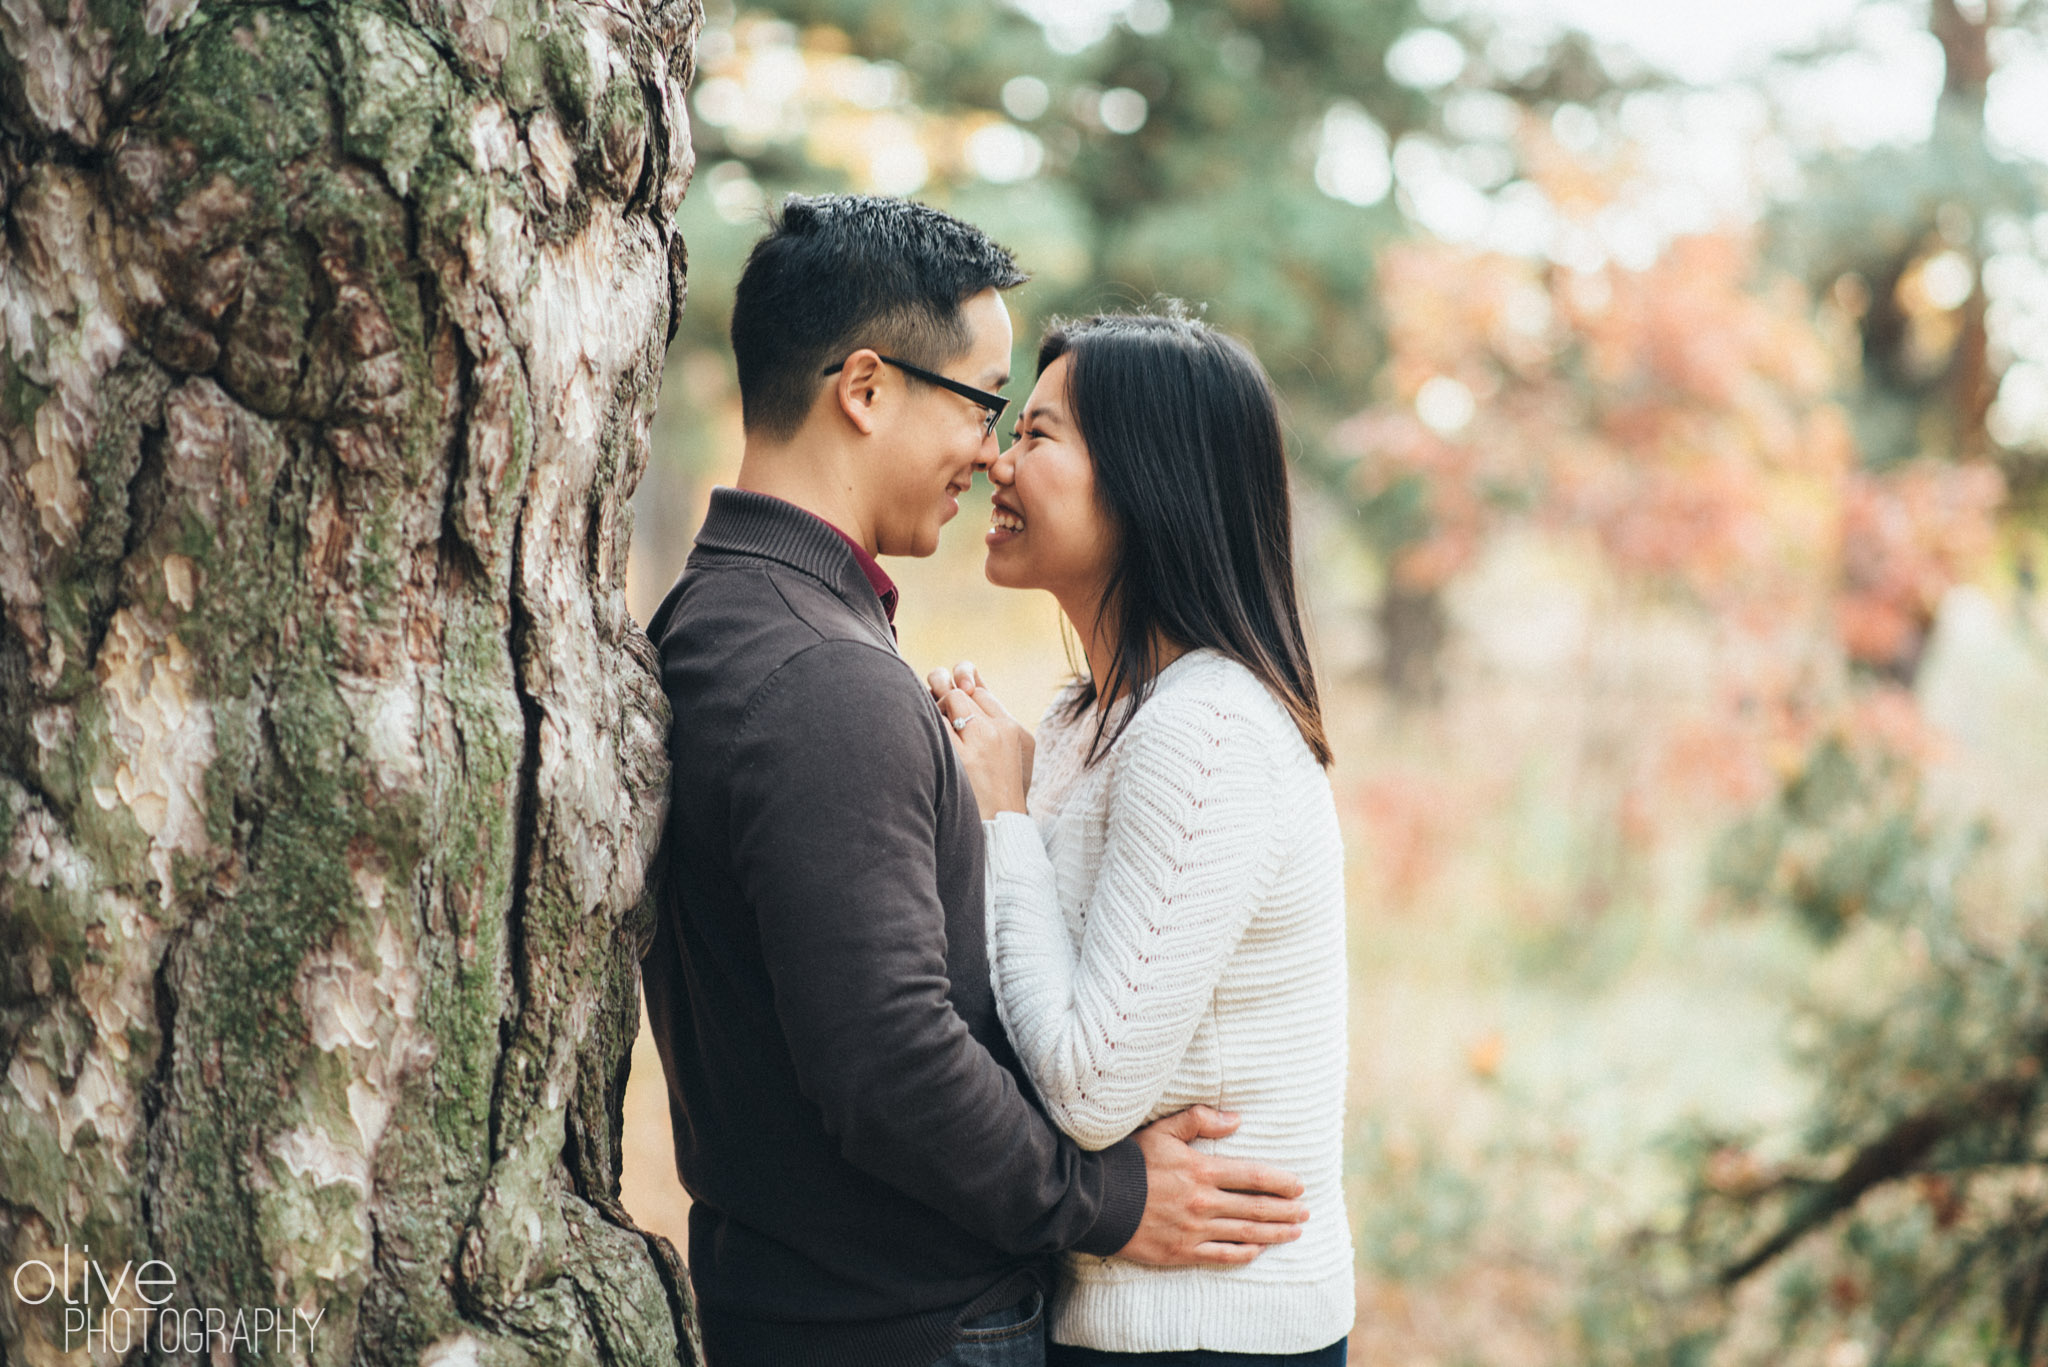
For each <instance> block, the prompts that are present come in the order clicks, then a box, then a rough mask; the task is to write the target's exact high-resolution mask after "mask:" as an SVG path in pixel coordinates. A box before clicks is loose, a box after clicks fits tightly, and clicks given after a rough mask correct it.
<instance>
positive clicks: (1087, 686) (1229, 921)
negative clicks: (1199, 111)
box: [931, 315, 1353, 1367]
mask: <svg viewBox="0 0 2048 1367" xmlns="http://www.w3.org/2000/svg"><path fill="white" fill-rule="evenodd" d="M1038 365H1039V376H1038V383H1037V387H1036V388H1035V389H1034V390H1033V391H1032V394H1031V398H1030V400H1029V401H1028V403H1027V405H1026V407H1025V409H1024V412H1023V414H1022V415H1021V417H1020V418H1019V420H1018V425H1017V434H1016V440H1015V442H1014V444H1013V445H1012V446H1011V447H1010V448H1009V449H1008V450H1007V451H1005V452H1003V453H1002V454H1001V455H1000V456H998V457H997V458H996V460H995V461H994V463H993V464H992V466H991V467H990V469H989V472H988V473H989V478H990V480H991V482H992V483H993V484H994V486H995V493H994V501H995V511H994V516H993V525H992V526H991V528H990V530H989V532H988V536H987V543H988V564H987V573H988V577H989V579H990V580H991V581H993V582H994V583H997V584H1001V585H1003V586H1005V587H1008V588H1020V589H1022V588H1035V589H1045V590H1047V591H1049V592H1051V593H1052V594H1053V595H1054V597H1055V598H1057V599H1058V601H1059V604H1060V607H1061V609H1062V611H1063V612H1064V613H1065V615H1066V617H1067V619H1068V620H1069V621H1071V622H1072V623H1073V625H1074V627H1075V629H1076V630H1077V632H1078V633H1079V635H1080V637H1081V641H1082V646H1083V649H1084V650H1085V652H1086V655H1087V663H1088V673H1087V676H1086V677H1084V678H1078V679H1076V680H1075V682H1074V683H1073V684H1071V685H1069V687H1068V688H1067V689H1066V690H1065V691H1064V692H1063V693H1062V694H1061V695H1060V696H1059V697H1058V698H1057V699H1056V700H1055V701H1054V703H1053V705H1052V707H1051V708H1050V710H1048V712H1047V713H1046V716H1045V718H1044V720H1043V721H1041V723H1040V725H1039V731H1038V735H1037V737H1036V741H1035V753H1034V741H1033V737H1032V736H1031V733H1030V732H1028V731H1026V730H1025V729H1024V728H1023V727H1022V726H1020V725H1018V724H1017V723H1016V722H1015V721H1014V720H1012V719H1011V718H1010V717H1009V715H1008V714H1007V713H1006V712H1004V711H1003V709H1002V707H1001V704H1000V703H999V702H997V701H996V699H995V697H994V696H993V694H991V693H990V692H989V691H988V690H987V689H986V688H985V687H983V686H982V683H981V680H980V679H979V677H978V676H977V675H976V674H975V672H974V669H973V666H971V665H962V666H960V667H959V668H958V669H956V670H955V672H954V673H953V674H952V675H948V674H946V673H945V672H944V671H936V672H934V674H933V675H932V678H931V686H932V690H933V693H934V695H935V696H936V697H937V698H938V700H939V704H940V707H941V709H942V710H943V711H944V712H945V713H946V715H947V717H948V718H949V720H950V721H951V723H952V726H953V734H954V736H955V739H956V740H957V741H958V743H959V746H960V749H961V754H962V758H963V761H964V763H965V767H966V769H967V772H968V774H969V777H970V778H971V780H972V782H973V784H974V789H975V795H976V797H977V799H978V801H979V803H980V805H981V811H982V815H983V817H984V819H985V823H986V828H987V833H988V842H989V843H988V858H989V957H990V963H991V969H992V973H993V977H994V984H995V989H996V995H997V1001H998V1006H999V1008H1000V1010H1001V1013H1002V1018H1003V1021H1004V1024H1005V1026H1006V1027H1007V1029H1008V1030H1009V1033H1010V1038H1011V1040H1012V1041H1013V1042H1014V1043H1015V1044H1016V1046H1017V1051H1018V1054H1019V1055H1020V1057H1021V1058H1022V1059H1023V1060H1024V1063H1025V1066H1026V1067H1027V1068H1028V1070H1029V1071H1030V1074H1031V1080H1032V1082H1033V1084H1034V1085H1035V1086H1036V1088H1037V1090H1038V1093H1039V1095H1040V1097H1041V1098H1042V1099H1043V1100H1044V1102H1045V1104H1046V1107H1047V1109H1048V1111H1049V1112H1050V1114H1051V1115H1052V1117H1053V1119H1054V1120H1055V1121H1056V1122H1057V1123H1058V1124H1059V1125H1060V1127H1061V1128H1062V1129H1064V1130H1065V1131H1066V1132H1067V1133H1068V1134H1070V1135H1072V1136H1073V1137H1074V1138H1075V1139H1076V1140H1077V1141H1078V1142H1080V1143H1081V1144H1082V1145H1084V1146H1086V1147H1088V1148H1091V1149H1093V1148H1102V1147H1104V1146H1106V1145H1108V1144H1111V1143H1113V1142H1115V1141H1116V1140H1118V1139H1120V1138H1122V1137H1123V1136H1124V1135H1126V1134H1128V1133H1130V1132H1131V1131H1132V1130H1134V1129H1136V1128H1137V1127H1139V1126H1141V1125H1144V1124H1146V1123H1148V1122H1149V1121H1151V1120H1154V1119H1156V1118H1158V1117H1160V1116H1163V1115H1167V1114H1170V1113H1171V1112H1174V1111H1178V1110H1181V1109H1183V1108H1185V1107H1187V1106H1191V1105H1194V1104H1196V1103H1198V1102H1199V1103H1204V1104H1207V1105H1210V1106H1214V1107H1218V1108H1220V1109H1223V1110H1227V1111H1234V1112H1238V1113H1240V1114H1241V1115H1242V1116H1243V1124H1242V1127H1241V1128H1240V1129H1239V1130H1238V1131H1237V1133H1235V1134H1234V1135H1232V1136H1231V1137H1230V1138H1229V1139H1227V1140H1220V1141H1215V1147H1216V1151H1217V1152H1222V1153H1229V1154H1232V1155H1239V1156H1246V1157H1256V1158H1259V1159H1261V1160H1264V1161H1267V1162H1271V1163H1274V1164H1277V1165H1279V1166H1281V1167H1284V1168H1287V1169H1289V1170H1291V1171H1293V1172H1295V1173H1296V1174H1298V1175H1299V1176H1300V1177H1301V1179H1302V1180H1303V1182H1304V1183H1305V1184H1306V1187H1307V1191H1306V1193H1305V1195H1304V1197H1303V1199H1304V1200H1305V1201H1306V1202H1307V1204H1308V1206H1309V1209H1310V1218H1309V1221H1308V1224H1307V1225H1306V1226H1305V1228H1304V1232H1303V1236H1302V1237H1301V1238H1300V1239H1299V1240H1298V1241H1296V1242H1293V1243H1289V1244H1282V1245H1277V1246H1273V1247H1268V1248H1266V1249H1265V1250H1264V1251H1263V1252H1259V1251H1257V1250H1254V1249H1250V1248H1247V1249H1245V1250H1244V1261H1243V1262H1242V1263H1240V1264H1237V1265H1230V1266H1214V1267H1200V1268H1156V1267H1147V1266H1141V1265H1139V1264H1137V1263H1132V1262H1127V1261H1124V1260H1122V1259H1118V1258H1099V1257H1092V1256H1086V1255H1078V1254H1070V1255H1068V1257H1067V1260H1066V1275H1065V1276H1064V1277H1063V1278H1062V1281H1061V1286H1060V1290H1059V1294H1058V1296H1057V1297H1056V1300H1055V1303H1054V1307H1053V1319H1052V1328H1051V1338H1052V1346H1051V1348H1050V1350H1049V1355H1048V1362H1049V1364H1051V1365H1052V1367H1111V1364H1119V1365H1123V1364H1129V1365H1132V1367H1135V1365H1136V1364H1143V1363H1162V1364H1163V1363H1200V1364H1202V1367H1211V1365H1212V1364H1215V1365H1217V1367H1220V1365H1221V1364H1225V1363H1230V1364H1235V1363H1239V1362H1243V1363H1246V1364H1251V1363H1259V1364H1270V1363H1301V1364H1314V1365H1315V1367H1328V1365H1331V1364H1341V1363H1342V1362H1343V1361H1344V1352H1345V1343H1344V1340H1345V1335H1346V1334H1347V1333H1348V1331H1349V1329H1350V1327H1351V1321H1352V1316H1353V1280H1352V1276H1353V1274H1352V1262H1351V1243H1350V1235H1349V1224H1350V1222H1349V1221H1348V1220H1347V1219H1346V1218H1345V1213H1344V1204H1343V1192H1342V1188H1341V1150H1342V1130H1343V1110H1344V1081H1345V1066H1344V1064H1345V1033H1344V1008H1345V974H1344V890H1343V867H1342V865H1343V850H1342V846H1341V844H1340V841H1339V837H1338V829H1337V818H1336V811H1335V806H1334V803H1333V802H1332V800H1331V794H1330V785H1329V781H1328V778H1327V776H1326V775H1325V773H1324V766H1326V765H1327V764H1328V763H1329V759H1330V748H1329V744H1328V742H1327V741H1326V740H1325V738H1324V734H1323V725H1322V719H1321V713H1320V711H1319V708H1318V705H1317V700H1316V685H1315V679H1314V676H1313V674H1312V672H1311V670H1310V667H1309V661H1308V653H1307V649H1306V647H1305V645H1304V642H1303V639H1302V630H1301V620H1300V614H1299V611H1298V609H1297V607H1296V601H1295V585H1294V574H1293V566H1292V564H1291V561H1290V555H1291V551H1290V540H1291V533H1290V519H1289V515H1288V502H1287V471H1286V465H1285V460H1284V457H1283V453H1282V443H1281V435H1280V423H1279V417H1278V413H1277V411H1276V406H1275V403H1274V399H1273V392H1272V386H1271V384H1270V382H1269V381H1268V380H1267V378H1266V375H1265V372H1264V371H1263V370H1262V369H1261V368H1260V367H1259V364H1258V362H1257V361H1256V360H1255V359H1254V358H1253V357H1252V355H1251V354H1250V352H1248V351H1247V350H1246V349H1245V348H1244V347H1243V346H1242V345H1240V344H1239V343H1237V342H1235V341H1233V340H1231V339H1230V338H1228V337H1225V336H1223V335H1222V334H1221V333H1218V332H1216V331H1214V330H1213V329H1211V328H1209V327H1208V326H1206V325H1204V324H1202V323H1200V322H1196V321H1192V320H1189V319H1187V318H1183V317H1178V316H1169V317H1156V316H1129V315H1117V316H1107V317H1098V318H1091V319H1089V320H1088V321H1086V322H1085V323H1081V324H1079V325H1076V326H1066V327H1055V328H1054V330H1052V331H1051V332H1050V333H1049V334H1048V335H1047V336H1046V338H1045V341H1044V343H1043V344H1042V346H1041V348H1040V351H1039V363H1038ZM1027 796H1028V801H1027ZM1027 813H1028V814H1027ZM1255 1253H1256V1255H1257V1256H1255V1257H1254V1256H1253V1255H1254V1254H1255ZM1195 1350H1203V1351H1201V1352H1200V1354H1199V1355H1198V1356H1193V1357H1191V1356H1189V1354H1190V1353H1192V1352H1194V1351H1195Z"/></svg>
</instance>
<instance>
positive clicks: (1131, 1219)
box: [1074, 1139, 1145, 1258]
mask: <svg viewBox="0 0 2048 1367" xmlns="http://www.w3.org/2000/svg"><path fill="white" fill-rule="evenodd" d="M1094 1156H1095V1157H1096V1158H1097V1159H1098V1160H1099V1161H1100V1162H1101V1164H1102V1209H1101V1211H1100V1212H1099V1213H1098V1214H1097V1215H1096V1217H1095V1224H1094V1226H1093V1227H1092V1228H1090V1229H1089V1231H1088V1233H1087V1235H1086V1237H1084V1238H1083V1239H1082V1240H1081V1241H1080V1242H1079V1243H1077V1244H1075V1245H1074V1251H1075V1252H1076V1253H1092V1254H1094V1255H1096V1256H1097V1257H1101V1258H1107V1257H1109V1256H1110V1255H1111V1254H1113V1253H1116V1252H1117V1251H1119V1250H1120V1249H1122V1248H1123V1246H1124V1245H1125V1244H1127V1243H1129V1242H1130V1241H1131V1239H1132V1238H1133V1236H1135V1235H1136V1234H1137V1232H1138V1225H1139V1223H1140V1222H1141V1221H1142V1220H1143V1219H1144V1218H1145V1155H1144V1153H1143V1152H1142V1151H1141V1150H1140V1149H1139V1148H1138V1141H1137V1140H1135V1139H1119V1140H1118V1141H1117V1142H1116V1143H1114V1144H1112V1145H1110V1146H1109V1147H1108V1148H1106V1149H1104V1150H1102V1152H1100V1153H1099V1154H1096V1155H1094Z"/></svg>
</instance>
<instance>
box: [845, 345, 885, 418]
mask: <svg viewBox="0 0 2048 1367" xmlns="http://www.w3.org/2000/svg"><path fill="white" fill-rule="evenodd" d="M885 387H886V381H885V380H884V378H883V374H882V358H881V357H880V356H878V355H876V354H875V353H874V352H873V351H870V350H868V349H867V348H866V347H862V348H861V349H860V350H859V351H856V352H854V353H853V354H852V355H851V356H848V357H847V358H846V364H845V365H844V366H842V367H840V370H839V373H838V374H836V375H834V376H833V377H832V397H833V400H834V401H835V402H836V403H837V404H838V405H839V411H840V412H841V413H843V414H845V415H846V420H847V421H848V422H850V423H852V424H853V425H854V427H856V428H857V429H859V431H860V433H861V435H862V436H868V437H871V436H873V435H874V434H875V427H876V424H877V423H878V421H879V420H880V415H879V413H878V411H877V400H878V399H879V398H880V396H881V391H882V390H883V389H884V388H885Z"/></svg>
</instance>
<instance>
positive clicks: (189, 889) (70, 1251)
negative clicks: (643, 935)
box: [0, 0, 700, 1367]
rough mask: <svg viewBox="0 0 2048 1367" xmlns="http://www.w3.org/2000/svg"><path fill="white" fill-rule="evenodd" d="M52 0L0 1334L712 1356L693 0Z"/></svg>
mask: <svg viewBox="0 0 2048 1367" xmlns="http://www.w3.org/2000/svg"><path fill="white" fill-rule="evenodd" d="M66 6H67V0H24V2H23V3H18V4H17V3H12V2H11V0H10V3H8V4H6V5H4V6H0V196H4V200H0V213H4V215H5V225H4V226H5V243H4V246H0V602H4V607H5V621H4V625H0V1246H4V1254H5V1266H4V1269H0V1271H4V1273H5V1275H6V1276H8V1277H9V1278H11V1279H12V1280H11V1283H10V1284H6V1285H0V1362H8V1363H23V1362H25V1363H34V1364H41V1363H46V1362H55V1361H59V1360H63V1361H76V1362H83V1361H86V1360H88V1356H86V1355H85V1354H86V1353H87V1350H88V1349H90V1351H91V1356H90V1360H92V1361H95V1362H97V1361H115V1360H130V1361H142V1360H149V1361H159V1360H178V1361H200V1360H205V1361H212V1362H232V1361H251V1360H261V1361H266V1362H269V1361H301V1362H312V1363H322V1364H326V1363H344V1362H347V1363H372V1364H384V1363H393V1364H396V1363H405V1364H414V1363H420V1364H428V1365H429V1367H436V1365H438V1367H454V1364H486V1363H489V1364H495V1363H529V1362H530V1363H549V1364H552V1363H561V1362H591V1363H604V1364H625V1363H634V1364H638V1363H655V1362H660V1363H676V1362H678V1361H688V1362H694V1361H696V1360H697V1359H698V1358H699V1357H700V1354H699V1352H698V1350H697V1349H696V1347H695V1342H694V1340H695V1330H694V1327H693V1323H692V1313H691V1302H690V1293H689V1288H688V1283H687V1280H686V1278H685V1275H684V1273H683V1270H682V1267H681V1265H680V1263H679V1261H678V1260H677V1258H676V1256H675V1253H674V1250H673V1249H672V1248H670V1247H669V1245H668V1244H666V1243H665V1242H663V1241H662V1240H660V1239H658V1238H652V1237H650V1236H647V1235H644V1234H642V1233H641V1232H640V1231H638V1230H636V1229H635V1228H634V1226H633V1224H632V1223H631V1221H630V1220H629V1219H628V1218H627V1217H626V1215H625V1212H624V1211H623V1209H622V1208H621V1207H620V1206H619V1203H618V1199H617V1192H618V1184H619V1159H618V1155H619V1125H620V1098H621V1093H622V1091H623V1087H624V1081H625V1068H626V1062H627V1058H628V1052H629V1048H630V1045H631V1042H632V1037H633V1033H634V1029H635V1024H636V1001H635V991H636V989H635V977H634V968H635V957H636V956H635V952H634V949H635V938H636V935H637V932H638V930H639V928H640V927H639V925H638V924H636V909H637V908H638V907H639V905H640V891H641V883H642V875H643V872H644V869H645V866H646V864H647V861H648V858H649V856H650V854H651V852H652V847H653V844H654V841H655V839H656V835H657V832H658V830H659V827H660V824H661V816H662V808H663V799H664V794H665V785H666V780H667V773H666V762H665V758H664V731H665V727H666V722H667V709H666V704H665V702H664V700H663V696H662V693H661V690H660V687H659V684H658V681H657V679H656V677H655V675H654V673H653V668H652V666H653V661H652V656H651V651H650V649H649V647H648V645H647V643H646V641H645V639H644V638H643V637H642V636H641V635H640V634H639V633H638V631H637V630H636V628H635V627H634V624H633V622H632V620H631V618H630V617H629V616H628V614H627V611H626V605H625V598H624V593H623V588H624V585H623V577H624V572H625V565H626V545H627V539H628V536H629V533H630V515H629V512H628V507H627V500H628V497H629V496H630V494H631V492H632V489H633V486H634V484H635V482H636V480H637V479H638V477H639V474H640V471H641V469H642V467H643V465H644V463H645V461H646V459H647V433H648V425H649V421H650V419H651V417H652V414H653V409H654V405H655V399H656V394H657V390H658V387H659V380H660V376H661V369H662V357H663V351H664V348H665V344H666V341H667V338H668V336H669V335H670V334H671V332H672V331H673V329H674V326H675V320H676V313H677V311H678V310H679V309H680V308H681V306H682V299H683V283H684V282H683V249H682V243H681V242H680V240H678V239H677V237H676V235H675V233H674V230H673V226H672V225H673V220H674V213H675V209H676V206H677V203H678V201H679V200H680V198H681V196H682V193H683V188H684V186H685V184H686V182H687V181H688V178H689V174H690V169H691V152H690V143H689V132H688V125H687V121H686V115H685V111H684V104H683V92H684V89H685V85H686V82H687V79H688V73H689V66H690V54H691V50H692V46H693V43H694V40H695V37H696V32H697V27H698V23H699V20H700V10H699V8H698V4H697V0H608V3H607V4H604V5H597V4H589V3H579V4H570V3H560V0H530V2H529V0H496V2H495V3H493V0H461V2H460V3H455V0H410V8H409V10H408V9H407V8H406V7H405V6H403V5H389V4H385V5H371V4H367V3H349V0H310V3H303V4H292V5H284V4H277V5H271V4H265V3H260V2H259V3H256V4H228V3H225V2H224V0H146V3H144V0H68V10H67V8H66ZM150 1259H155V1260H158V1262H159V1264H160V1266H157V1267H152V1268H150V1269H148V1273H149V1277H150V1279H151V1280H150V1281H148V1282H147V1283H144V1284H142V1285H138V1284H137V1273H139V1272H142V1271H143V1270H144V1269H143V1264H144V1263H145V1262H146V1261H148V1260H150ZM124 1264H126V1265H128V1267H129V1269H130V1270H129V1272H128V1276H127V1278H126V1280H125V1281H122V1280H119V1278H120V1277H121V1274H122V1269H123V1266H124ZM89 1271H90V1273H91V1274H92V1275H90V1276H88V1275H87V1274H88V1272H89ZM100 1277H103V1278H104V1285H102V1284H101V1283H100V1281H99V1280H98V1278H100ZM67 1278H68V1280H67ZM167 1278H168V1279H170V1280H168V1281H167V1280H166V1279H167ZM51 1281H55V1282H57V1283H59V1284H60V1285H58V1287H57V1289H56V1292H55V1293H50V1292H48V1290H47V1287H48V1284H49V1282H51ZM39 1297H46V1298H42V1299H39ZM67 1301H68V1302H70V1304H67V1303H66V1302H67ZM159 1302H161V1309H158V1308H157V1307H158V1304H159ZM110 1306H111V1307H113V1308H115V1310H116V1313H113V1314H108V1313H106V1312H107V1310H108V1309H109V1307H110ZM121 1310H125V1311H127V1312H129V1313H127V1314H121V1313H119V1312H120V1311H121ZM181 1311H182V1312H190V1313H183V1314H174V1313H173V1312H181ZM216 1311H217V1312H219V1315H218V1318H217V1319H216V1318H215V1317H214V1312H216ZM266 1313H267V1316H268V1323H269V1324H270V1325H271V1326H272V1334H273V1338H262V1337H256V1338H253V1339H252V1337H251V1335H252V1334H255V1335H260V1334H261V1333H262V1329H263V1326H264V1325H265V1323H266ZM74 1316H76V1317H77V1318H76V1319H74ZM238 1316H239V1319H238ZM309 1322H310V1323H309ZM287 1324H289V1325H290V1326H291V1328H292V1330H293V1334H294V1336H293V1339H292V1340H291V1343H292V1346H291V1347H290V1348H289V1349H286V1348H285V1346H284V1345H285V1340H284V1333H283V1330H284V1327H285V1325H287ZM216 1325H217V1326H218V1331H219V1332H218V1337H216V1334H215V1328H216ZM91 1330H102V1331H104V1336H103V1337H95V1338H93V1339H91V1340H88V1339H87V1337H86V1334H87V1332H89V1331H91ZM238 1332H239V1333H240V1334H241V1335H242V1337H239V1338H237V1337H235V1335H236V1334H237V1333H238ZM145 1339H146V1340H147V1344H148V1347H147V1348H146V1349H144V1348H141V1347H139V1346H137V1347H132V1348H131V1350H130V1353H125V1354H124V1353H123V1352H122V1345H123V1343H128V1344H131V1345H141V1344H142V1343H143V1342H144V1341H145ZM309 1344H310V1347H308V1345H309ZM223 1350H225V1351H223ZM67 1353H68V1354H71V1355H73V1356H66V1354H67Z"/></svg>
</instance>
